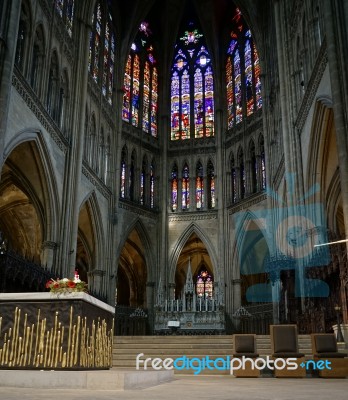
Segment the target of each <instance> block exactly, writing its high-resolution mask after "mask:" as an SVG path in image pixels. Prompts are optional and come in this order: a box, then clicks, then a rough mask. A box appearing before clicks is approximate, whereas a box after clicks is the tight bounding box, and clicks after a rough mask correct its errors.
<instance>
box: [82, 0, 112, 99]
mask: <svg viewBox="0 0 348 400" xmlns="http://www.w3.org/2000/svg"><path fill="white" fill-rule="evenodd" d="M114 68H115V33H114V26H113V21H112V16H111V12H110V10H109V9H108V3H107V2H106V1H105V0H101V1H99V2H98V3H97V4H96V6H95V9H94V14H93V20H92V31H91V34H90V48H89V63H88V70H89V72H90V74H91V76H92V78H93V80H94V81H95V82H96V83H97V84H98V85H100V87H101V91H102V93H103V95H104V97H105V98H106V100H107V101H108V103H109V104H112V92H113V80H114Z"/></svg>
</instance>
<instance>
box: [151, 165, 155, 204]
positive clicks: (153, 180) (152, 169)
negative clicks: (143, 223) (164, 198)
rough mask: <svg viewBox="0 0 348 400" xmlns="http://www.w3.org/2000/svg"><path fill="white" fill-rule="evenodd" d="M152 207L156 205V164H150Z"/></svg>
mask: <svg viewBox="0 0 348 400" xmlns="http://www.w3.org/2000/svg"><path fill="white" fill-rule="evenodd" d="M150 207H151V208H154V207H155V164H154V162H153V161H152V162H151V165H150Z"/></svg>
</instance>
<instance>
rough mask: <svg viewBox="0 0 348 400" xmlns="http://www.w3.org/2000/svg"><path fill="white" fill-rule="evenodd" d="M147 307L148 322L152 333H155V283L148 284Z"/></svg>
mask: <svg viewBox="0 0 348 400" xmlns="http://www.w3.org/2000/svg"><path fill="white" fill-rule="evenodd" d="M146 305H147V313H148V314H147V315H148V322H149V325H150V331H151V332H152V331H153V328H154V326H155V312H154V306H155V282H147V283H146Z"/></svg>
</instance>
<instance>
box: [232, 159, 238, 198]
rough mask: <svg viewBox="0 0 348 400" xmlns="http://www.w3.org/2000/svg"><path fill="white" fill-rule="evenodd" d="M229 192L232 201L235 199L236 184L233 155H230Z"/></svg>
mask: <svg viewBox="0 0 348 400" xmlns="http://www.w3.org/2000/svg"><path fill="white" fill-rule="evenodd" d="M231 193H232V203H235V202H236V201H237V185H236V167H235V164H234V155H233V154H232V155H231Z"/></svg>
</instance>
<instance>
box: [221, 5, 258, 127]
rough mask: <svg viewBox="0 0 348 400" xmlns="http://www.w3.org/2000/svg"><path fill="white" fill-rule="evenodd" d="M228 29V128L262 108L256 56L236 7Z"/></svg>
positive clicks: (251, 40) (247, 31) (247, 29)
mask: <svg viewBox="0 0 348 400" xmlns="http://www.w3.org/2000/svg"><path fill="white" fill-rule="evenodd" d="M231 28H232V29H231V41H230V44H229V47H228V49H227V60H226V93H227V126H228V129H231V128H233V127H234V126H235V125H237V124H239V123H240V122H242V121H243V119H244V118H246V117H248V116H250V115H252V114H253V113H255V111H256V110H258V109H260V108H261V107H262V96H261V78H260V61H259V56H258V53H257V50H256V46H255V43H254V40H253V37H252V35H251V31H250V29H249V28H248V25H247V24H246V22H245V20H244V18H243V16H242V14H241V12H240V10H239V8H235V10H234V16H233V18H232V24H231Z"/></svg>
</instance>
